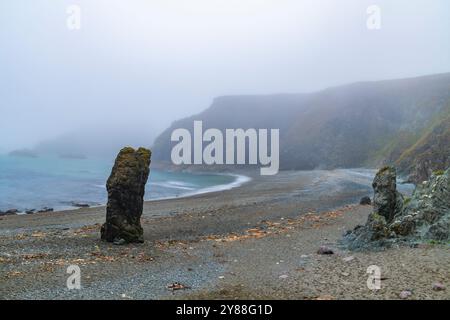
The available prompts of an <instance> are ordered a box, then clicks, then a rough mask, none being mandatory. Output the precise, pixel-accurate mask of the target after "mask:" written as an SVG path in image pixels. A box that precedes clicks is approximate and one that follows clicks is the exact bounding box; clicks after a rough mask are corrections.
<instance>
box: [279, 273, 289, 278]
mask: <svg viewBox="0 0 450 320" xmlns="http://www.w3.org/2000/svg"><path fill="white" fill-rule="evenodd" d="M287 277H288V276H287V275H286V274H283V275H281V276H280V277H279V278H280V279H286V278H287Z"/></svg>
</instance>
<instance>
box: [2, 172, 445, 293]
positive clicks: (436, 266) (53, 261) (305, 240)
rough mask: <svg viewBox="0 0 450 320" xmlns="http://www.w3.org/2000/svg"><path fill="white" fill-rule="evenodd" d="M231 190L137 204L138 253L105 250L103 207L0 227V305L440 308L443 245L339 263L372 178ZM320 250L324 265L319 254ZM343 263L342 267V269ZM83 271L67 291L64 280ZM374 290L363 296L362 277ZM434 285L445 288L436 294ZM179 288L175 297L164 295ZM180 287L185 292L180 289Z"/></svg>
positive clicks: (285, 179) (290, 178) (329, 177)
mask: <svg viewBox="0 0 450 320" xmlns="http://www.w3.org/2000/svg"><path fill="white" fill-rule="evenodd" d="M247 174H250V175H251V176H252V178H253V179H252V181H250V182H248V183H246V184H244V185H243V186H241V187H239V188H235V189H232V190H226V191H221V192H216V193H209V194H202V195H197V196H193V197H189V198H180V199H171V200H159V201H152V202H146V203H145V206H144V214H143V217H142V224H143V228H144V236H145V243H144V244H132V245H126V246H115V245H113V244H110V243H106V242H102V241H101V240H100V239H99V238H100V233H99V229H100V225H101V223H103V222H104V220H105V208H104V207H98V208H87V209H79V210H73V211H64V212H53V213H40V214H34V215H26V216H6V217H1V220H0V248H1V251H0V298H1V299H179V298H182V299H183V298H188V299H208V298H219V299H220V298H227V299H253V298H275V299H359V298H362V299H397V298H398V295H399V293H400V292H401V291H403V290H410V291H411V292H412V295H411V297H410V299H428V298H435V299H449V298H450V294H449V292H450V291H449V289H448V286H449V285H450V283H448V282H449V279H450V268H448V266H449V265H450V250H449V247H448V245H447V246H446V245H434V244H424V245H421V246H419V247H418V248H409V247H400V248H393V249H389V250H386V251H383V252H358V253H356V252H348V251H346V250H345V249H343V248H341V247H340V246H339V244H338V241H339V239H340V238H341V235H342V233H343V232H344V231H345V230H347V229H351V228H353V227H354V226H356V225H357V224H362V223H364V222H365V220H366V218H367V215H368V213H369V212H370V211H371V209H372V208H371V207H370V206H359V205H355V203H357V202H358V200H359V199H360V198H361V197H362V196H365V195H370V194H371V188H370V182H371V179H370V177H368V176H366V175H365V174H361V173H360V172H355V171H352V170H334V171H309V172H281V173H279V174H278V175H277V176H274V177H273V176H272V177H268V176H267V177H261V176H259V175H257V174H254V173H247ZM321 245H327V246H329V247H331V248H333V250H334V251H335V254H333V255H326V256H325V255H318V254H317V253H316V251H317V249H318V248H319V247H320V246H321ZM346 258H348V259H346ZM71 264H76V265H78V266H79V267H80V269H81V286H82V288H81V289H80V290H69V289H67V287H66V280H67V277H68V276H69V275H68V274H67V273H66V269H67V267H68V266H69V265H71ZM374 264H375V265H378V266H379V267H380V268H381V270H382V278H383V280H382V287H381V289H380V290H377V291H372V290H369V289H368V288H367V285H366V282H367V277H368V274H367V273H366V271H367V267H368V266H370V265H374ZM434 282H441V283H444V284H445V285H446V287H447V289H446V290H443V291H434V290H433V289H432V285H433V283H434ZM173 283H181V284H182V286H180V287H182V288H181V289H180V290H175V291H174V290H171V289H170V288H168V286H170V285H171V284H173ZM183 287H184V288H183Z"/></svg>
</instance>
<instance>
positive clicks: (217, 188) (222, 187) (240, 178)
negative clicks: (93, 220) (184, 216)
mask: <svg viewBox="0 0 450 320" xmlns="http://www.w3.org/2000/svg"><path fill="white" fill-rule="evenodd" d="M195 174H198V175H202V174H209V175H210V174H211V173H209V172H196V173H195ZM215 175H218V176H219V175H221V176H231V177H235V180H234V181H232V182H230V183H226V184H218V185H213V186H209V187H204V188H200V189H198V190H195V191H187V192H185V193H182V194H180V195H175V196H167V197H160V198H154V199H147V200H145V199H144V202H154V201H161V200H172V199H183V198H188V197H195V196H197V195H202V194H208V193H214V192H221V191H226V190H231V189H234V188H239V187H240V186H242V185H243V184H245V183H248V182H250V181H251V180H252V177H250V176H249V175H244V174H237V173H231V172H230V173H217V174H215ZM80 203H84V202H83V201H80ZM103 207H106V203H102V204H95V205H89V206H88V207H77V206H67V208H65V209H61V208H58V209H57V210H51V211H48V212H53V213H56V212H65V211H73V210H79V209H86V208H103ZM44 208H49V207H47V206H45V207H44ZM35 210H36V209H35ZM38 210H39V209H38ZM42 213H47V212H37V211H36V212H34V213H30V214H33V215H35V214H42ZM14 215H19V216H24V215H28V213H26V212H25V211H19V212H17V213H16V214H14ZM0 216H1V215H0Z"/></svg>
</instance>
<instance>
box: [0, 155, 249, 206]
mask: <svg viewBox="0 0 450 320" xmlns="http://www.w3.org/2000/svg"><path fill="white" fill-rule="evenodd" d="M113 164H114V159H107V158H82V159H80V158H64V157H59V156H51V155H48V156H38V157H24V156H12V155H0V211H6V210H9V209H18V210H19V211H20V212H25V211H26V210H30V209H36V210H41V209H42V208H44V207H49V208H53V209H54V210H55V211H59V210H70V209H73V208H75V206H74V204H88V205H89V206H97V205H104V204H105V203H106V202H107V192H106V180H107V179H108V176H109V175H110V173H111V169H112V166H113ZM248 180H250V178H248V177H246V176H242V175H234V174H205V173H190V172H176V171H163V170H157V169H152V168H151V166H150V176H149V179H148V182H147V185H146V192H145V197H144V199H145V200H156V199H166V198H176V197H185V196H191V195H195V194H201V193H206V192H213V191H220V190H227V189H231V188H234V187H237V186H240V185H241V184H243V183H245V182H246V181H248Z"/></svg>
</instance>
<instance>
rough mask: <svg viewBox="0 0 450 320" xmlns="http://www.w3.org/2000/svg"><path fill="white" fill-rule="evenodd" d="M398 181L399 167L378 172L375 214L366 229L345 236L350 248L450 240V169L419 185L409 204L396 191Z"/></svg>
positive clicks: (345, 241) (372, 214) (350, 232)
mask: <svg viewBox="0 0 450 320" xmlns="http://www.w3.org/2000/svg"><path fill="white" fill-rule="evenodd" d="M395 181H396V170H395V168H393V167H385V168H383V169H381V170H380V171H378V173H377V175H376V176H375V179H374V182H373V185H372V186H373V189H374V211H373V212H372V213H371V214H370V215H369V218H368V220H367V223H366V224H365V225H364V226H357V227H356V228H355V229H354V230H351V231H348V232H347V233H346V234H345V235H344V240H343V242H344V243H345V244H346V245H347V246H348V247H349V248H350V249H363V248H381V247H385V246H389V245H391V244H393V243H396V242H400V241H405V242H420V241H426V240H437V241H448V240H450V169H447V171H445V172H444V173H440V174H438V175H432V176H431V178H430V180H429V181H425V182H423V183H422V184H421V185H419V186H417V187H416V190H415V191H414V193H413V195H412V197H411V198H408V201H405V200H404V197H403V196H402V195H401V194H400V193H399V192H398V191H397V190H396V184H395Z"/></svg>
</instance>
